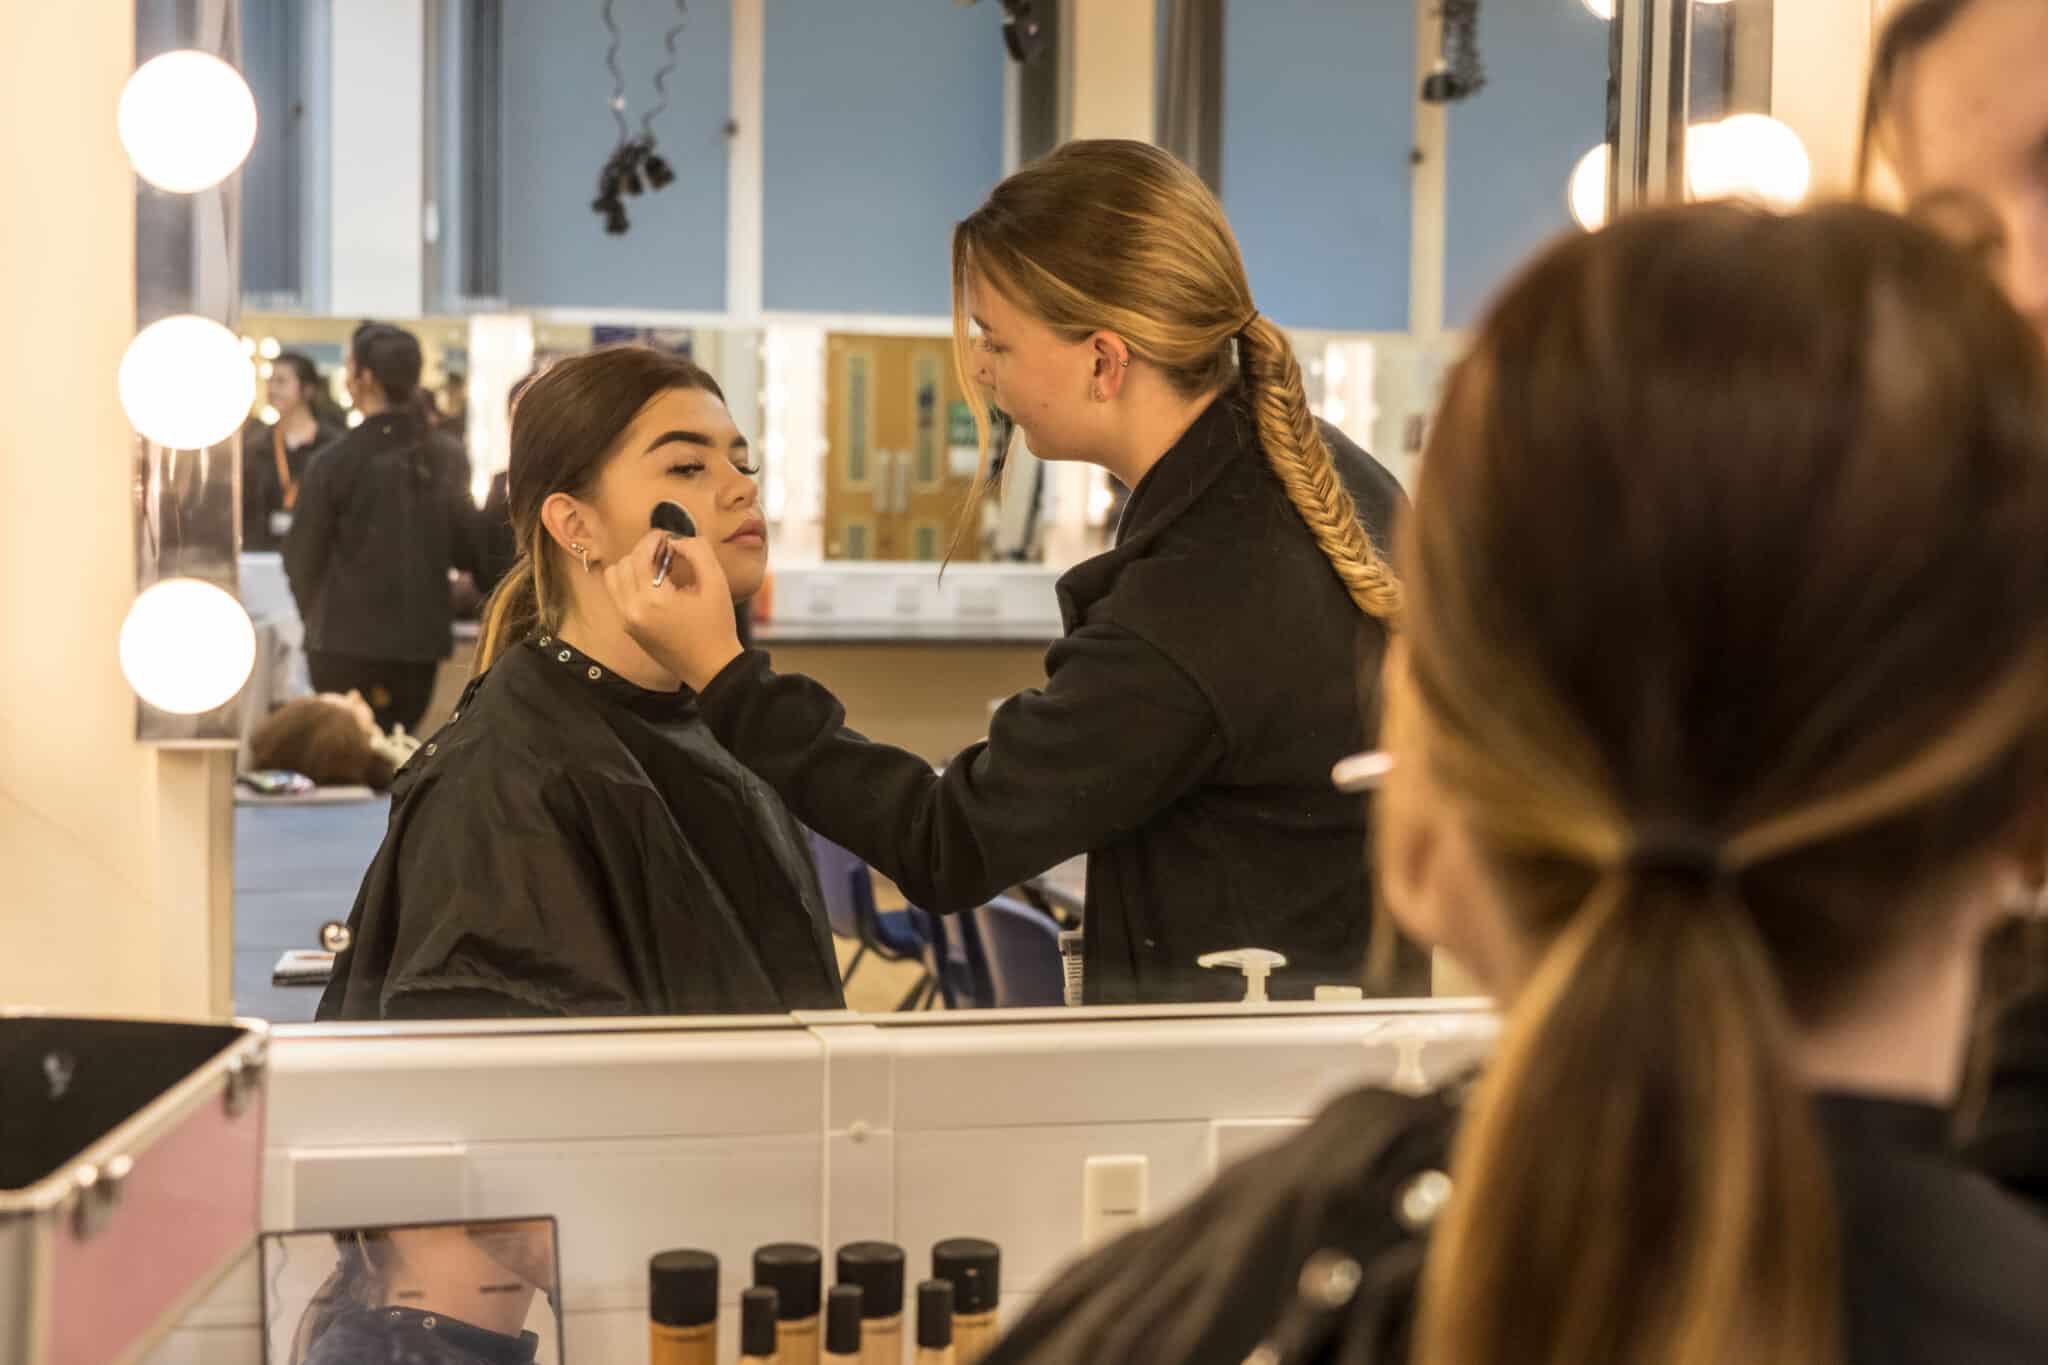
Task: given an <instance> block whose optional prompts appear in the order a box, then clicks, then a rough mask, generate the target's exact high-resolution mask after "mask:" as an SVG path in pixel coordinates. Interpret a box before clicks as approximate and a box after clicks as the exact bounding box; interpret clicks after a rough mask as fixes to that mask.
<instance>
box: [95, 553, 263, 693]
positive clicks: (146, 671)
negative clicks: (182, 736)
mask: <svg viewBox="0 0 2048 1365" xmlns="http://www.w3.org/2000/svg"><path fill="white" fill-rule="evenodd" d="M255 663H256V628H255V627H254V626H253V625H251V624H250V621H249V613H248V612H247V611H245V610H243V609H242V604H241V603H240V602H237V601H236V600H235V599H234V598H233V597H232V596H231V595H230V594H229V593H227V592H226V591H225V590H223V589H221V588H218V587H215V586H214V585H213V584H211V583H205V582H201V581H200V580H199V579H196V578H167V579H165V580H164V581H163V582H161V583H157V584H154V585H152V586H151V587H149V588H146V589H144V590H143V592H142V594H141V595H140V596H138V597H137V598H136V599H135V604H134V605H133V606H131V607H129V608H128V619H127V620H125V621H123V622H122V623H121V672H122V674H123V675H124V676H126V677H127V679H128V685H129V686H130V687H132V688H134V689H135V695H136V696H138V697H141V698H142V699H143V700H144V701H146V702H148V703H149V704H150V705H151V706H154V707H156V708H157V709H158V710H160V711H169V712H171V713H172V714H173V715H180V716H196V715H199V714H200V713H201V712H205V711H211V710H214V709H215V708H217V707H220V706H224V705H226V704H227V703H228V702H229V701H230V700H232V699H233V698H234V695H235V693H237V692H239V691H241V690H242V684H244V683H246V682H248V681H249V670H250V669H251V668H252V667H254V666H255Z"/></svg>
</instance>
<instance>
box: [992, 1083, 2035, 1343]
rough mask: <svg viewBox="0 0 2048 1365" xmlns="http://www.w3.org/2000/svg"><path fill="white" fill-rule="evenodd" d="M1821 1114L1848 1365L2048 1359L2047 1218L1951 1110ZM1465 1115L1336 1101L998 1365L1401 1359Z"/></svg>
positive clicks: (1081, 1293)
mask: <svg viewBox="0 0 2048 1365" xmlns="http://www.w3.org/2000/svg"><path fill="white" fill-rule="evenodd" d="M1816 1110H1817V1113H1818V1116H1819V1119H1820V1123H1821V1129H1822V1133H1823V1135H1824V1140H1825V1141H1826V1143H1827V1146H1828V1150H1829V1153H1830V1155H1831V1157H1832V1160H1833V1166H1834V1172H1835V1187H1836V1204H1837V1208H1838V1217H1839V1219H1840V1245H1841V1247H1842V1252H1843V1277H1842V1296H1841V1302H1842V1308H1843V1312H1844V1314H1845V1324H1844V1325H1845V1329H1846V1330H1845V1332H1844V1337H1843V1340H1844V1346H1845V1351H1844V1362H1843V1365H2029V1363H2032V1365H2038V1362H2040V1361H2043V1360H2048V1293H2044V1292H2043V1288H2042V1286H2043V1278H2042V1277H2043V1275H2044V1274H2048V1222H2043V1221H2042V1220H2040V1219H2038V1218H2036V1217H2034V1216H2033V1214H2032V1211H2031V1210H2029V1209H2028V1208H2027V1207H2026V1206H2025V1205H2023V1204H2021V1203H2020V1202H2018V1201H2017V1200H2015V1199H2013V1198H2012V1197H2011V1196H2009V1195H2007V1194H2005V1193H2004V1192H2002V1191H2000V1190H1998V1189H1996V1188H1995V1187H1993V1186H1992V1185H1991V1184H1990V1183H1989V1182H1988V1181H1986V1180H1984V1179H1982V1178H1981V1177H1979V1176H1976V1175H1974V1174H1971V1173H1969V1172H1968V1171H1965V1170H1964V1169H1963V1168H1962V1167H1961V1166H1960V1165H1958V1164H1957V1163H1956V1162H1955V1161H1953V1159H1951V1158H1950V1157H1949V1155H1948V1154H1947V1153H1946V1152H1945V1150H1944V1149H1943V1144H1944V1140H1945V1138H1944V1134H1945V1127H1946V1119H1945V1117H1944V1116H1943V1114H1942V1112H1941V1111H1940V1110H1938V1109H1935V1108H1932V1107H1929V1106H1922V1105H1916V1104H1906V1103H1900V1102H1897V1101H1891V1100H1881V1099H1873V1098H1869V1097H1859V1096H1849V1095H1824V1096H1820V1097H1819V1098H1818V1099H1817V1100H1816ZM1457 1114H1458V1097H1457V1094H1456V1092H1446V1093H1444V1094H1440V1095H1430V1096H1423V1097H1421V1098H1407V1097H1404V1096H1400V1095H1396V1094H1393V1093H1391V1092H1389V1091H1384V1090H1361V1091H1356V1092H1354V1093H1352V1094H1350V1095H1348V1096H1346V1097H1344V1098H1343V1099H1340V1100H1338V1101H1337V1102H1336V1103H1335V1104H1333V1105H1332V1106H1330V1108H1328V1109H1327V1110H1325V1111H1324V1112H1323V1113H1322V1115H1321V1116H1320V1117H1318V1118H1317V1119H1316V1121H1315V1122H1314V1123H1313V1124H1311V1125H1310V1126H1309V1127H1308V1128H1307V1129H1305V1130H1304V1131H1303V1132H1302V1133H1300V1134H1299V1135H1298V1136H1296V1137H1294V1138H1292V1139H1290V1140H1288V1141H1287V1142H1284V1143H1282V1144H1281V1145H1280V1146H1278V1147H1276V1148H1274V1149H1272V1150H1270V1151H1267V1152H1264V1153H1261V1154H1259V1155H1257V1156H1254V1157H1251V1158H1250V1159H1248V1160H1246V1161H1244V1162H1242V1163H1240V1164H1239V1165H1237V1166H1235V1167H1233V1168H1232V1169H1231V1170H1229V1171H1226V1172H1225V1173H1224V1174H1223V1175H1222V1176H1221V1177H1219V1178H1218V1179H1217V1181H1216V1182H1215V1183H1214V1184H1213V1185H1211V1186H1210V1187H1209V1189H1208V1190H1206V1191H1205V1192H1204V1193H1203V1194H1201V1195H1200V1196H1198V1197H1197V1198H1196V1199H1195V1200H1194V1201H1193V1202H1192V1203H1190V1204H1189V1205H1187V1206H1186V1207H1185V1208H1183V1209H1182V1210H1181V1211H1180V1212H1178V1213H1175V1214H1173V1215H1172V1216H1170V1217H1169V1218H1167V1219H1166V1220H1165V1221H1164V1222H1162V1223H1160V1224H1158V1225H1157V1226H1154V1227H1151V1228H1146V1229H1141V1230H1140V1231H1138V1232H1135V1233H1132V1234H1131V1235H1130V1236H1128V1237H1125V1238H1123V1239H1122V1240H1120V1241H1117V1242H1115V1243H1112V1244H1111V1245H1110V1246H1108V1247H1106V1248H1104V1249H1103V1250H1101V1251H1099V1252H1096V1253H1094V1254H1093V1255H1090V1256H1089V1257H1087V1258H1086V1259H1084V1260H1082V1261H1081V1262H1080V1263H1079V1264H1077V1265H1075V1266H1074V1267H1072V1268H1071V1269H1070V1270H1068V1271H1067V1273H1065V1274H1064V1275H1062V1276H1061V1277H1060V1278H1059V1280H1058V1281H1057V1282H1056V1283H1055V1284H1054V1285H1053V1287H1052V1288H1051V1289H1050V1290H1049V1291H1048V1292H1047V1293H1045V1294H1043V1295H1041V1296H1040V1297H1039V1299H1038V1300H1037V1301H1036V1303H1035V1304H1033V1306H1032V1308H1031V1310H1030V1311H1029V1312H1028V1313H1027V1314H1026V1315H1025V1316H1024V1317H1023V1319H1022V1320H1021V1321H1019V1322H1018V1323H1017V1324H1016V1325H1015V1327H1014V1328H1013V1329H1012V1331H1011V1332H1010V1334H1009V1335H1008V1336H1007V1337H1005V1338H1004V1339H1003V1340H1002V1341H1001V1342H999V1343H998V1344H997V1346H996V1348H995V1350H994V1351H993V1352H992V1353H991V1354H990V1355H988V1356H987V1357H985V1358H984V1362H985V1365H1025V1363H1026V1362H1030V1363H1031V1365H1037V1363H1038V1362H1046V1365H1051V1362H1058V1363H1059V1365H1095V1362H1102V1363H1103V1365H1107V1363H1108V1362H1111V1361H1114V1362H1116V1365H1238V1362H1240V1361H1243V1360H1247V1359H1250V1358H1252V1357H1251V1353H1252V1352H1253V1351H1254V1350H1255V1349H1256V1348H1257V1347H1258V1346H1259V1345H1260V1344H1261V1343H1265V1344H1267V1345H1269V1346H1270V1347H1271V1348H1272V1354H1271V1355H1270V1356H1267V1357H1263V1359H1266V1360H1269V1361H1270V1362H1271V1365H1306V1363H1307V1362H1318V1363H1319V1365H1407V1361H1408V1358H1409V1346H1410V1334H1411V1331H1412V1328H1413V1319H1414V1312H1415V1306H1416V1293H1417V1289H1418V1287H1419V1283H1420V1275H1421V1270H1422V1264H1423V1257H1424V1253H1425V1251H1426V1249H1427V1244H1426V1241H1425V1238H1426V1235H1427V1231H1428V1225H1429V1222H1430V1221H1431V1220H1432V1217H1433V1213H1432V1210H1433V1208H1434V1207H1440V1205H1432V1204H1431V1203H1430V1202H1428V1201H1420V1200H1416V1199H1412V1198H1409V1199H1404V1196H1406V1195H1413V1194H1416V1193H1419V1192H1420V1191H1421V1189H1422V1188H1425V1187H1422V1186H1420V1185H1419V1184H1418V1182H1419V1181H1420V1180H1421V1179H1422V1178H1424V1177H1426V1176H1427V1175H1428V1174H1429V1173H1432V1172H1441V1171H1443V1170H1446V1169H1448V1166H1447V1164H1446V1163H1447V1161H1448V1159H1449V1152H1450V1148H1451V1144H1452V1138H1453V1135H1454V1130H1455V1127H1456V1120H1457ZM1588 1159H1597V1156H1589V1157H1588ZM1397 1210H1402V1211H1404V1212H1405V1214H1406V1220H1404V1217H1403V1216H1402V1214H1401V1213H1397ZM1407 1220H1415V1222H1414V1226H1410V1223H1409V1221H1407Z"/></svg>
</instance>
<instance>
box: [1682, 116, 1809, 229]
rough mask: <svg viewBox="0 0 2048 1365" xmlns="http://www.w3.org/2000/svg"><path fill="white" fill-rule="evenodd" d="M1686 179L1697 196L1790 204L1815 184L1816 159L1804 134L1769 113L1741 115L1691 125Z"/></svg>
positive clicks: (1693, 193)
mask: <svg viewBox="0 0 2048 1365" xmlns="http://www.w3.org/2000/svg"><path fill="white" fill-rule="evenodd" d="M1685 183H1686V187H1687V188H1688V189H1690V190H1691V191H1692V197H1693V198H1695V199H1754V200H1758V201H1760V202H1762V203H1765V204H1768V205H1770V206H1771V207H1772V208H1780V209H1789V208H1794V207H1796V206H1797V205H1798V204H1799V203H1800V202H1801V201H1803V200H1804V199H1805V198H1806V193H1807V191H1808V190H1809V189H1811V188H1812V187H1813V160H1812V158H1811V157H1809V156H1808V155H1807V154H1806V144H1805V143H1803V142H1801V141H1800V140H1799V134H1797V133H1795V132H1793V131H1792V129H1791V128H1789V127H1787V126H1786V125H1785V124H1783V123H1781V122H1779V121H1778V120H1777V119H1774V118H1772V117H1771V116H1770V115H1769V114H1737V115H1735V116H1734V117H1732V118H1725V119H1722V120H1721V121H1720V122H1718V123H1696V124H1694V125H1693V126H1692V127H1691V128H1689V129H1687V130H1686V136H1685Z"/></svg>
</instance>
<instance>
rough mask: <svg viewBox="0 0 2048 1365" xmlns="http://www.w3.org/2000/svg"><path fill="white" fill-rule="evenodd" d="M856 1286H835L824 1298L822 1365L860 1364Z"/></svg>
mask: <svg viewBox="0 0 2048 1365" xmlns="http://www.w3.org/2000/svg"><path fill="white" fill-rule="evenodd" d="M863 1297H864V1295H862V1293H861V1292H860V1286H859V1285H857V1284H835V1285H833V1286H832V1292H831V1293H830V1294H828V1295H826V1296H825V1355H824V1358H823V1359H824V1365H860V1305H861V1299H862V1298H863Z"/></svg>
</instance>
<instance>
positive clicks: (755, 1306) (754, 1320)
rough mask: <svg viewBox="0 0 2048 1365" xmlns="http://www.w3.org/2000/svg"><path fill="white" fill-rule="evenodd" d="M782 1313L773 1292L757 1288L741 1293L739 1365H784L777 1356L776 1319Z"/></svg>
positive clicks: (757, 1286)
mask: <svg viewBox="0 0 2048 1365" xmlns="http://www.w3.org/2000/svg"><path fill="white" fill-rule="evenodd" d="M780 1311H781V1309H780V1306H779V1305H778V1304H777V1303H776V1294H775V1291H774V1290H772V1289H763V1288H761V1287H760V1286H759V1285H756V1286H755V1287H754V1288H752V1289H747V1290H742V1291H741V1293H740V1361H739V1365H781V1362H780V1361H779V1360H777V1359H776V1355H775V1319H776V1317H777V1316H778V1315H779V1314H780Z"/></svg>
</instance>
